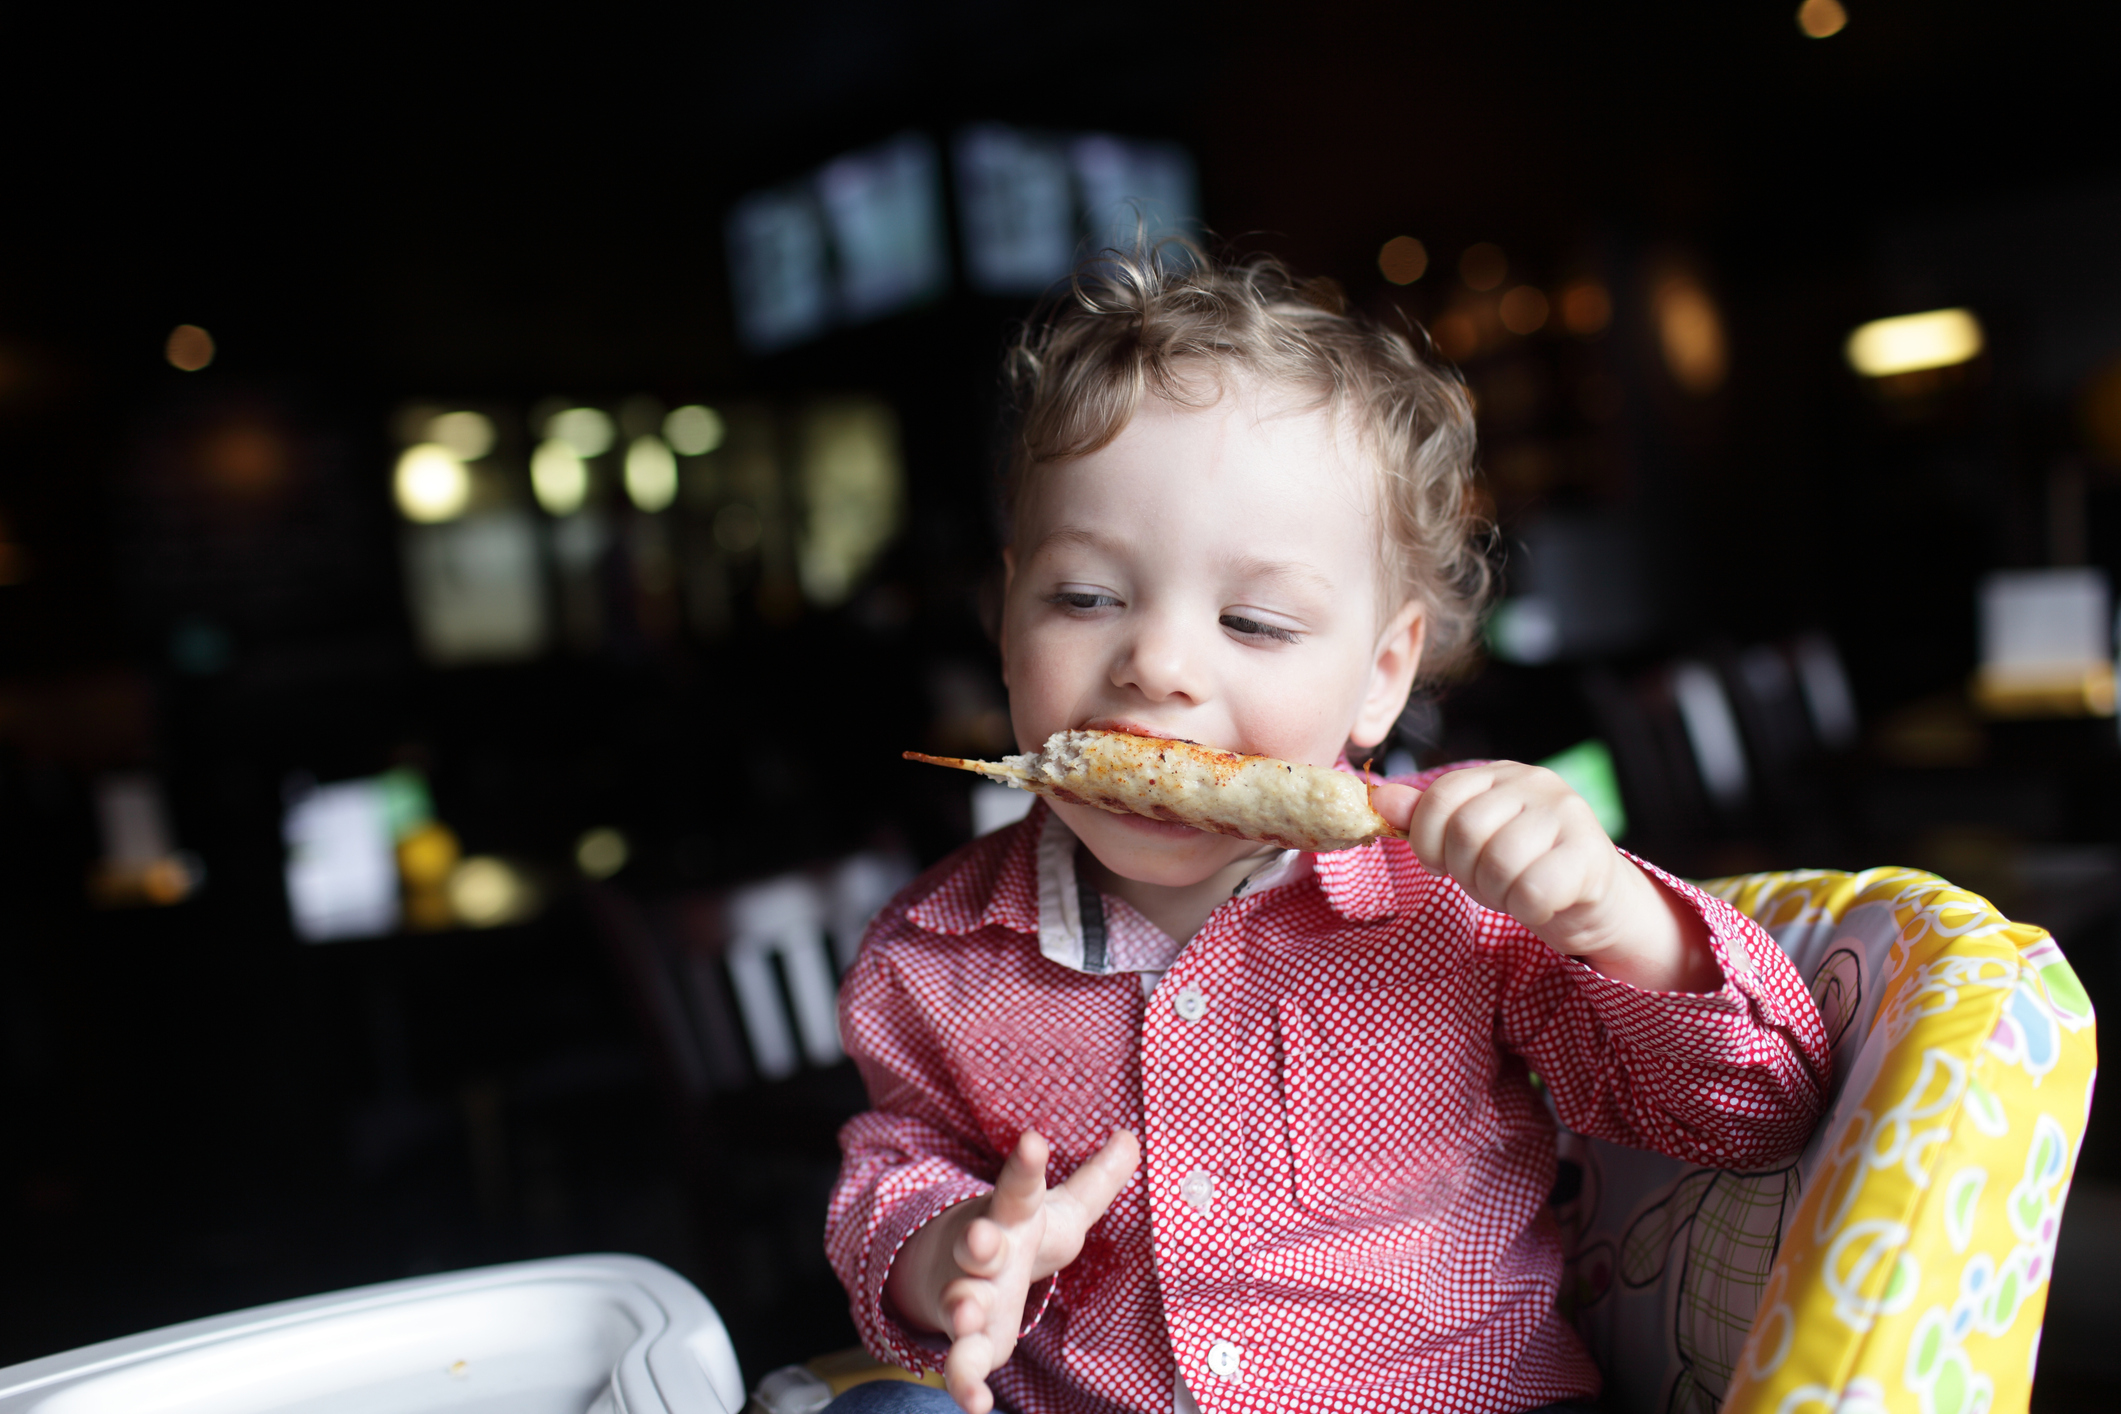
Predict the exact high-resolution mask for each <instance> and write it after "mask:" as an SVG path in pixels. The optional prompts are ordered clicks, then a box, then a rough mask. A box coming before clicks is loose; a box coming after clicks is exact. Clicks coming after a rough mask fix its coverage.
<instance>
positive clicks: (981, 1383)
mask: <svg viewBox="0 0 2121 1414" xmlns="http://www.w3.org/2000/svg"><path fill="white" fill-rule="evenodd" d="M994 1364H995V1361H994V1342H993V1341H991V1340H989V1339H988V1338H987V1336H986V1333H985V1332H979V1333H976V1334H973V1335H968V1336H961V1337H960V1338H958V1339H957V1340H954V1341H952V1342H950V1353H949V1354H948V1355H946V1356H944V1357H943V1388H944V1389H946V1390H948V1391H949V1392H950V1397H951V1398H952V1399H954V1400H956V1401H957V1407H958V1408H960V1409H962V1410H964V1411H965V1414H987V1411H988V1410H990V1409H992V1408H994V1392H993V1391H992V1390H990V1389H988V1388H987V1376H988V1374H989V1373H990V1372H991V1371H992V1370H993V1369H994Z"/></svg>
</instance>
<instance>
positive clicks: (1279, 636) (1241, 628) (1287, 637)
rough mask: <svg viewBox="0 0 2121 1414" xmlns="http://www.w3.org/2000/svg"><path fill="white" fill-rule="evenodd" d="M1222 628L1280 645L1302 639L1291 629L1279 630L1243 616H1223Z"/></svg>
mask: <svg viewBox="0 0 2121 1414" xmlns="http://www.w3.org/2000/svg"><path fill="white" fill-rule="evenodd" d="M1222 626H1223V627H1224V628H1226V629H1228V630H1230V632H1232V633H1240V634H1243V635H1244V636H1245V637H1247V638H1271V639H1274V640H1276V641H1277V642H1281V643H1294V642H1296V641H1297V640H1298V639H1300V638H1302V637H1303V635H1302V634H1300V633H1297V632H1296V631H1295V630H1293V629H1286V628H1280V627H1277V626H1276V625H1274V624H1263V623H1261V622H1260V621H1259V620H1258V619H1248V618H1246V617H1245V616H1244V615H1243V614H1224V615H1223V616H1222Z"/></svg>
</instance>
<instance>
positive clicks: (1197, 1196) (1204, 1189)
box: [1178, 1169, 1215, 1217]
mask: <svg viewBox="0 0 2121 1414" xmlns="http://www.w3.org/2000/svg"><path fill="white" fill-rule="evenodd" d="M1178 1196H1179V1197H1181V1198H1183V1199H1185V1201H1186V1204H1187V1206H1188V1207H1190V1208H1192V1209H1193V1210H1194V1211H1195V1212H1197V1213H1199V1214H1201V1215H1202V1216H1203V1217H1205V1216H1207V1214H1208V1213H1209V1212H1210V1211H1212V1210H1213V1209H1214V1207H1215V1175H1214V1174H1212V1173H1206V1172H1203V1171H1202V1170H1200V1169H1195V1170H1193V1172H1191V1173H1189V1174H1187V1175H1186V1179H1185V1182H1183V1183H1181V1184H1179V1185H1178Z"/></svg>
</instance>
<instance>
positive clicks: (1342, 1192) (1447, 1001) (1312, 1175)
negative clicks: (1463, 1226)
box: [1277, 974, 1498, 1221]
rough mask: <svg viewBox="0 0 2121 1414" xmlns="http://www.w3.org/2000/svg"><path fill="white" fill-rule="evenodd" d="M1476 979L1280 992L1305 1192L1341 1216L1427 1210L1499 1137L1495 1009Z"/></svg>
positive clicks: (1311, 1205)
mask: <svg viewBox="0 0 2121 1414" xmlns="http://www.w3.org/2000/svg"><path fill="white" fill-rule="evenodd" d="M1468 980H1469V979H1466V978H1464V977H1462V976H1459V975H1456V974H1444V975H1439V976H1436V977H1432V978H1427V979H1424V980H1422V981H1420V982H1415V983H1411V984H1408V985H1404V986H1395V987H1380V988H1376V989H1373V990H1369V991H1361V992H1337V993H1312V994H1307V995H1299V996H1289V997H1284V998H1282V999H1281V1001H1280V1002H1279V1003H1278V1004H1277V1011H1278V1013H1279V1023H1280V1027H1281V1039H1282V1083H1283V1086H1284V1094H1285V1102H1286V1113H1287V1116H1288V1130H1289V1151H1290V1163H1291V1167H1292V1169H1293V1176H1294V1183H1295V1194H1296V1201H1297V1204H1298V1205H1299V1206H1300V1207H1302V1208H1303V1209H1305V1210H1306V1211H1308V1212H1311V1213H1313V1214H1316V1215H1319V1216H1322V1217H1332V1218H1341V1219H1346V1218H1398V1219H1401V1220H1407V1221H1426V1220H1430V1219H1433V1218H1434V1217H1435V1216H1436V1215H1437V1214H1438V1213H1440V1212H1442V1211H1443V1210H1444V1209H1445V1208H1447V1207H1449V1206H1450V1204H1451V1203H1452V1201H1453V1200H1455V1199H1456V1198H1457V1196H1458V1193H1459V1190H1460V1189H1461V1188H1462V1187H1463V1185H1464V1182H1465V1179H1466V1175H1467V1161H1468V1160H1469V1159H1470V1157H1471V1156H1472V1155H1474V1154H1476V1153H1479V1152H1482V1151H1484V1150H1486V1149H1489V1148H1491V1147H1493V1145H1494V1144H1495V1142H1496V1136H1497V1124H1496V1119H1495V1106H1494V1089H1495V1070H1496V1066H1497V1064H1498V1061H1497V1054H1496V1048H1495V1041H1494V1036H1493V1026H1494V1023H1493V1019H1492V1018H1491V1017H1490V1016H1488V1015H1487V1013H1486V1012H1485V1011H1484V1010H1483V1009H1482V1001H1483V994H1482V993H1481V992H1480V989H1478V988H1475V987H1469V986H1468V985H1467V982H1468Z"/></svg>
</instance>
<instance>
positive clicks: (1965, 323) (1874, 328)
mask: <svg viewBox="0 0 2121 1414" xmlns="http://www.w3.org/2000/svg"><path fill="white" fill-rule="evenodd" d="M1982 344H1983V338H1982V333H1981V321H1980V320H1978V319H1976V318H1975V317H1974V314H1973V311H1972V310H1967V309H1933V310H1930V311H1929V312H1928V313H1926V314H1903V315H1900V316H1899V317H1897V318H1894V319H1873V320H1872V321H1871V322H1870V323H1868V324H1864V325H1861V326H1859V327H1858V328H1857V329H1856V331H1855V332H1854V333H1852V334H1850V335H1849V337H1848V344H1847V347H1846V349H1845V352H1846V353H1847V355H1848V361H1849V367H1851V368H1853V369H1855V370H1856V371H1857V372H1858V373H1860V374H1862V375H1863V376H1864V377H1866V378H1887V377H1890V376H1892V375H1893V374H1895V373H1915V372H1919V371H1920V370H1922V369H1925V368H1949V367H1950V366H1951V365H1953V364H1955V363H1965V362H1966V361H1967V360H1968V359H1971V358H1973V357H1974V356H1975V355H1977V354H1979V353H1980V352H1981V348H1982Z"/></svg>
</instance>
